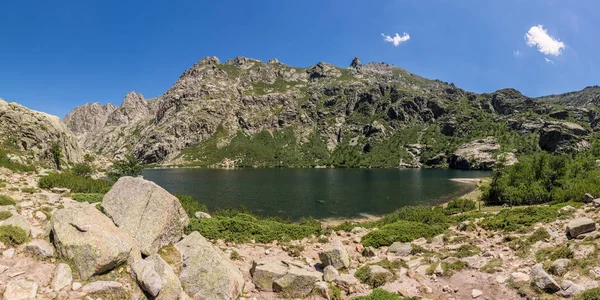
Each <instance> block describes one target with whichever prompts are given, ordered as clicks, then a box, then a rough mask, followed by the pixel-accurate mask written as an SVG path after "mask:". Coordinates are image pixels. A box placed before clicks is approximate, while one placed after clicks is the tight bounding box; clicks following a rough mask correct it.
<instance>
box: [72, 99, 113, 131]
mask: <svg viewBox="0 0 600 300" xmlns="http://www.w3.org/2000/svg"><path fill="white" fill-rule="evenodd" d="M116 109H117V107H116V106H114V105H112V104H110V103H108V104H106V105H102V104H100V103H86V104H84V105H81V106H77V107H75V109H73V110H72V111H71V112H69V114H67V115H66V116H65V123H66V124H67V126H68V127H69V129H71V131H72V132H73V133H74V134H75V135H77V136H81V135H83V134H86V133H95V132H98V131H100V130H102V128H104V126H105V125H106V121H108V117H109V116H110V115H111V114H112V113H113V112H114V111H115V110H116Z"/></svg>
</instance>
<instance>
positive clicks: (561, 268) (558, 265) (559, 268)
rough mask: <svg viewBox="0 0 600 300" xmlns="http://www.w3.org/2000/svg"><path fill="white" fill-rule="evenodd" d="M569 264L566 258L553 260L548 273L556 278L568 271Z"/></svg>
mask: <svg viewBox="0 0 600 300" xmlns="http://www.w3.org/2000/svg"><path fill="white" fill-rule="evenodd" d="M570 262H571V261H570V260H569V259H566V258H559V259H557V260H555V261H554V262H552V265H551V266H550V273H552V274H554V275H556V276H562V275H564V274H565V273H566V272H567V271H568V268H569V264H570Z"/></svg>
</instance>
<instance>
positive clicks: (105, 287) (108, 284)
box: [81, 281, 124, 294]
mask: <svg viewBox="0 0 600 300" xmlns="http://www.w3.org/2000/svg"><path fill="white" fill-rule="evenodd" d="M123 290H124V287H123V285H122V284H121V283H119V282H116V281H94V282H91V283H88V284H86V285H84V286H83V287H82V288H81V292H83V293H85V294H92V293H118V292H120V291H123Z"/></svg>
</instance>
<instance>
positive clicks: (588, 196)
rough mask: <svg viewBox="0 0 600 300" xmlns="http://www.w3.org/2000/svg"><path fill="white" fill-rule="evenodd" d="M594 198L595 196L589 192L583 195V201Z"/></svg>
mask: <svg viewBox="0 0 600 300" xmlns="http://www.w3.org/2000/svg"><path fill="white" fill-rule="evenodd" d="M593 200H594V196H592V195H590V194H589V193H585V195H583V203H590V202H592V201H593Z"/></svg>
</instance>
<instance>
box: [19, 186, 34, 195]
mask: <svg viewBox="0 0 600 300" xmlns="http://www.w3.org/2000/svg"><path fill="white" fill-rule="evenodd" d="M21 192H23V193H28V194H35V193H37V192H38V190H37V189H36V188H34V187H24V188H21Z"/></svg>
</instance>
